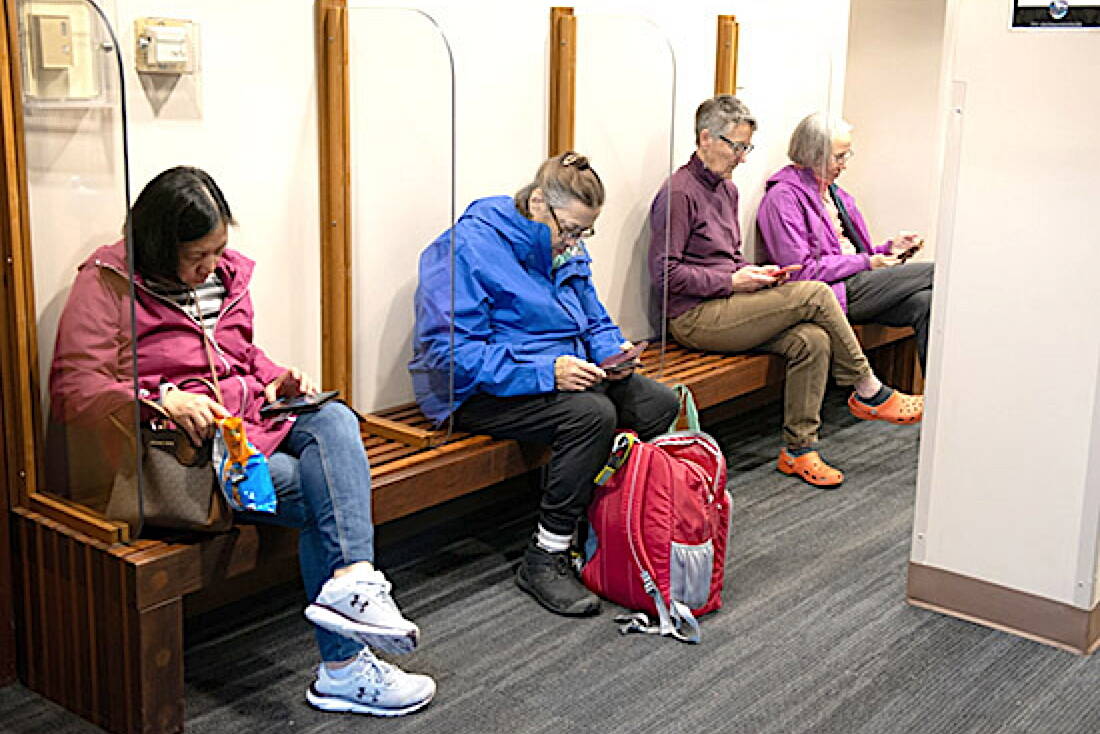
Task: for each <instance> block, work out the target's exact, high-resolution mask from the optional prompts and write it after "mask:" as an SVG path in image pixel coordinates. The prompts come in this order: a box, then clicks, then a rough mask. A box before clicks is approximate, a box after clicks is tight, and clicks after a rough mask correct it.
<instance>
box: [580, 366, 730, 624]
mask: <svg viewBox="0 0 1100 734" xmlns="http://www.w3.org/2000/svg"><path fill="white" fill-rule="evenodd" d="M677 389H678V390H679V391H680V396H681V401H682V403H683V404H684V407H685V412H686V413H687V418H688V430H685V431H676V430H674V429H675V426H673V430H671V431H670V432H669V433H665V434H663V435H661V436H658V437H657V438H655V439H653V440H652V441H649V442H643V441H640V440H639V439H638V437H637V436H636V435H635V434H634V433H633V432H626V431H624V432H621V433H619V434H618V435H617V436H616V437H615V443H614V446H613V448H612V452H611V459H610V460H609V461H608V464H607V466H606V467H604V469H603V471H601V472H600V475H599V476H598V477H597V478H596V484H597V485H599V486H597V487H596V491H595V495H594V497H593V500H592V503H591V504H590V505H589V507H588V522H589V526H590V528H589V536H588V541H587V543H586V547H585V557H586V559H587V560H586V562H585V565H584V567H583V568H582V570H581V580H582V581H583V582H584V584H585V585H586V586H587V587H588V588H589V589H591V590H592V591H594V592H595V593H597V594H599V595H600V596H602V597H604V598H606V599H608V600H610V601H612V602H615V603H616V604H621V605H622V606H624V607H628V608H630V609H636V610H642V611H644V612H649V613H650V614H655V615H656V616H657V622H658V623H657V624H656V625H651V624H650V622H649V618H648V617H647V616H646V615H645V614H631V615H623V616H620V617H616V620H615V621H617V622H620V623H622V626H621V627H620V630H621V631H622V632H623V633H624V634H625V633H627V632H645V633H648V634H661V635H669V636H672V637H676V638H677V639H679V640H683V641H685V642H698V641H699V623H698V622H697V621H696V619H695V617H696V616H698V615H701V614H706V613H707V612H710V611H713V610H715V609H718V608H719V607H720V606H722V584H723V582H724V578H725V561H726V538H727V536H728V534H729V522H730V503H731V499H730V495H729V492H727V491H726V459H725V457H724V456H723V455H722V450H721V448H720V447H719V446H718V443H717V442H716V441H715V440H714V439H713V438H711V437H710V436H708V435H707V434H705V433H703V432H702V431H700V430H699V418H698V414H697V413H696V411H695V404H694V401H693V400H692V398H691V393H690V392H688V390H687V389H686V388H684V387H683V386H677Z"/></svg>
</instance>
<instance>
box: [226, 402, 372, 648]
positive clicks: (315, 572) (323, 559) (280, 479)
mask: <svg viewBox="0 0 1100 734" xmlns="http://www.w3.org/2000/svg"><path fill="white" fill-rule="evenodd" d="M268 463H269V466H270V468H271V479H272V481H273V483H274V484H275V494H276V496H277V498H278V508H277V511H276V513H275V514H274V515H269V514H267V513H260V512H245V513H240V519H242V520H246V521H249V522H261V523H271V524H275V525H284V526H287V527H293V528H298V529H299V531H300V532H299V534H298V563H299V564H300V565H301V568H302V581H303V582H304V583H305V588H306V596H307V597H308V598H309V599H310V600H311V601H312V600H313V599H316V598H317V594H318V593H320V591H321V587H322V586H323V585H324V583H325V582H326V581H328V580H329V579H330V578H331V577H332V572H333V571H334V570H335V569H337V568H340V567H342V566H348V565H351V564H352V563H357V562H359V561H370V562H371V563H373V562H374V523H373V521H372V519H371V493H370V465H369V464H368V463H367V454H366V451H364V450H363V440H362V438H360V435H359V420H358V419H357V418H356V417H355V414H354V413H352V412H351V410H349V409H348V407H347V406H346V405H344V404H343V403H336V402H331V403H326V404H325V405H323V406H322V407H321V409H320V410H318V411H316V412H313V413H303V414H302V415H299V416H298V418H297V420H296V421H295V423H294V427H293V428H292V429H291V430H290V433H289V434H287V437H286V438H285V439H283V442H282V443H281V444H280V445H279V448H278V449H276V451H275V453H273V454H272V455H271V456H270V457H268ZM315 633H316V635H317V646H318V647H319V648H320V650H321V659H322V660H324V661H326V662H333V661H337V660H347V659H348V658H352V657H355V655H357V654H358V652H359V650H360V649H362V647H363V646H362V645H361V644H360V643H358V642H355V641H353V640H349V639H348V638H346V637H343V636H341V635H338V634H335V633H333V632H328V631H326V630H323V629H320V628H317V629H316V630H315Z"/></svg>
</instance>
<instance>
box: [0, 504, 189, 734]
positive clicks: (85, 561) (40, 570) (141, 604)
mask: <svg viewBox="0 0 1100 734" xmlns="http://www.w3.org/2000/svg"><path fill="white" fill-rule="evenodd" d="M13 518H14V524H13V530H14V536H15V538H14V540H15V547H16V551H17V553H18V556H19V558H20V559H21V560H22V563H21V565H20V568H19V574H18V575H19V579H18V581H19V587H20V592H21V593H20V598H21V604H20V606H21V607H22V609H21V611H22V614H21V617H22V619H21V621H22V624H21V626H20V628H19V635H18V639H19V645H20V652H21V655H20V677H21V678H22V680H23V681H24V682H25V683H26V685H27V687H28V688H30V689H31V690H33V691H35V692H37V693H39V694H41V695H42V696H45V697H46V698H49V699H51V700H53V701H56V702H57V703H59V704H61V705H62V706H64V707H65V708H67V709H69V710H70V711H73V712H74V713H76V714H78V715H80V716H82V717H83V718H85V719H88V720H89V721H92V722H94V723H95V724H97V725H99V726H101V727H103V728H104V729H106V730H107V731H109V732H115V733H117V734H148V733H152V732H157V733H158V734H159V733H162V732H163V733H165V734H173V733H174V732H181V731H183V717H184V711H183V694H184V689H183V595H184V594H186V593H189V592H191V591H194V590H196V589H197V588H198V587H199V586H200V574H201V566H202V564H201V562H200V559H199V551H198V548H197V546H181V545H172V544H167V543H162V542H157V541H136V542H135V543H133V544H131V545H113V546H108V545H105V544H103V543H101V542H99V541H97V540H95V539H94V538H90V537H88V536H85V535H81V534H80V533H76V532H74V531H73V530H71V529H70V528H68V527H66V526H65V525H63V524H61V523H57V522H53V521H52V520H49V519H48V518H45V517H42V516H41V515H38V514H37V513H32V512H28V511H26V510H22V509H19V510H16V511H15V514H14V515H13Z"/></svg>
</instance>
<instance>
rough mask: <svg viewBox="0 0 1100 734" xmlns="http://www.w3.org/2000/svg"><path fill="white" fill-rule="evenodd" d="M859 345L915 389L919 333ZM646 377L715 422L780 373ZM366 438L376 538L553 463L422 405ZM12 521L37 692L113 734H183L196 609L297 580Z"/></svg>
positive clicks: (753, 368)
mask: <svg viewBox="0 0 1100 734" xmlns="http://www.w3.org/2000/svg"><path fill="white" fill-rule="evenodd" d="M859 332H860V334H859V335H860V337H861V339H862V341H863V343H864V345H865V348H867V349H874V348H878V350H879V356H878V357H877V361H878V362H880V363H881V364H879V365H878V366H877V367H876V369H878V370H879V372H880V374H882V375H883V377H884V378H886V379H888V380H890V381H891V382H893V384H896V385H898V386H900V387H902V388H903V389H913V388H914V387H915V384H914V383H913V382H912V381H913V380H914V379H916V378H915V373H914V368H913V364H914V357H913V349H912V341H913V340H912V339H909V338H907V337H909V336H910V335H911V333H912V332H911V330H908V329H891V328H889V327H879V326H870V327H863V328H861V329H859ZM643 371H644V372H646V373H648V374H650V375H651V376H654V377H660V379H661V380H662V381H664V382H666V383H668V384H672V383H676V382H682V383H684V384H686V385H687V386H688V387H689V388H690V389H691V390H692V392H693V393H694V395H695V398H696V401H697V403H698V405H699V406H700V407H701V408H710V407H713V406H717V405H719V404H723V403H726V402H727V401H730V400H731V399H736V398H744V397H746V396H753V395H759V394H764V393H765V392H766V391H768V390H769V389H770V390H773V391H774V390H775V389H776V388H777V387H778V386H779V385H781V383H782V378H783V362H782V359H781V358H779V357H775V356H771V355H755V354H752V355H728V354H709V353H700V352H693V351H691V350H687V349H684V348H683V347H680V346H679V345H676V344H673V343H670V344H669V345H668V349H667V351H666V353H665V355H664V358H663V360H662V359H661V356H660V354H659V349H658V347H657V346H654V347H651V348H650V349H649V350H647V353H646V354H645V355H644V356H643ZM907 376H908V379H909V380H910V382H909V383H908V384H907V383H906V382H904V380H905V379H906V377H907ZM775 394H778V393H777V392H776V393H775ZM365 431H366V433H365V434H364V445H365V446H366V449H367V454H368V457H369V458H370V461H371V467H372V471H371V474H372V483H373V488H374V520H375V522H376V523H377V524H381V523H385V522H387V521H390V520H393V519H396V518H400V517H404V516H407V515H410V514H412V513H415V512H418V511H420V510H423V509H425V508H428V507H433V506H435V505H439V504H441V503H443V502H446V501H448V500H451V499H454V498H456V497H459V496H462V495H465V494H468V493H471V492H475V491H477V490H479V489H482V488H484V487H487V486H490V485H492V484H496V483H498V482H501V481H504V480H506V479H509V478H512V477H516V476H519V475H522V474H524V473H526V472H529V471H531V470H532V469H535V468H537V467H539V466H541V465H543V464H544V463H545V462H546V460H547V458H548V452H547V451H546V449H545V448H540V447H534V446H525V445H521V444H519V443H517V442H515V441H504V440H494V439H492V438H490V437H488V436H481V435H471V434H464V433H455V434H453V435H448V434H447V433H446V431H439V430H434V429H432V427H431V426H429V425H428V421H427V419H425V418H424V417H423V416H422V415H421V414H420V412H419V410H417V409H416V408H415V406H411V405H409V406H402V407H399V408H394V409H392V410H388V411H382V412H380V413H378V414H375V415H372V416H368V421H367V424H366V428H365ZM379 434H382V435H379ZM399 439H400V440H399ZM14 513H15V518H16V521H15V523H14V536H15V538H14V540H15V545H16V553H17V556H16V557H17V558H20V559H21V560H22V563H21V564H20V566H21V573H20V579H19V581H18V583H19V584H20V585H21V587H22V599H23V607H24V608H23V610H22V612H23V613H22V615H21V616H22V618H23V619H24V620H26V627H27V629H26V631H25V632H24V634H23V635H22V640H23V645H24V659H25V660H26V661H27V671H26V682H27V684H28V685H29V687H31V688H32V689H33V690H35V691H38V692H39V693H41V694H43V695H45V696H47V697H48V698H51V699H53V700H55V701H57V702H58V703H60V704H62V705H63V706H65V707H67V708H69V709H71V710H73V711H74V712H76V713H77V714H79V715H81V716H83V717H84V718H86V719H88V720H90V721H92V722H94V723H96V724H98V725H99V726H102V727H103V728H105V729H107V730H108V731H111V732H126V733H130V732H177V731H182V728H183V721H184V710H183V699H184V671H183V649H184V647H183V642H184V641H183V619H184V612H185V609H184V598H185V597H188V599H189V600H190V601H191V602H192V604H191V605H190V606H192V607H193V608H195V609H196V610H198V611H202V610H205V609H209V608H211V607H213V606H216V605H217V604H219V603H224V602H225V601H226V600H228V599H231V598H233V597H240V596H243V595H247V594H249V593H254V592H256V591H259V590H260V589H262V588H264V586H265V585H269V584H271V583H274V582H275V581H276V580H278V581H285V580H287V579H289V578H291V577H293V575H294V573H295V571H296V568H297V564H296V563H294V562H293V560H292V559H293V558H294V556H295V555H296V552H297V543H296V533H294V532H293V531H289V530H286V529H282V528H277V527H271V526H252V525H241V526H237V527H235V528H234V529H233V530H231V531H230V532H227V533H224V534H220V535H216V536H207V537H194V536H191V537H186V538H184V537H176V538H172V537H168V538H163V539H159V540H147V539H143V540H139V541H137V542H135V543H132V544H130V545H120V546H108V545H105V544H103V543H100V542H98V541H96V540H94V539H92V538H88V537H86V536H82V535H80V534H79V533H77V532H75V531H73V530H72V529H71V528H69V527H67V526H65V525H62V524H60V523H57V522H54V521H52V520H49V519H47V518H44V517H42V516H40V515H36V514H35V513H32V512H29V511H27V510H21V509H17V510H15V511H14ZM227 590H228V593H227ZM196 599H198V600H199V602H198V603H197V604H195V603H194V602H195V600H196Z"/></svg>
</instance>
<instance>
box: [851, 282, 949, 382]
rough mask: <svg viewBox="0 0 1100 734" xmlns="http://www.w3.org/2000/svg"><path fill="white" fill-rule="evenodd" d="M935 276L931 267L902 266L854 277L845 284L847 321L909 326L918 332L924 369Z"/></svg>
mask: <svg viewBox="0 0 1100 734" xmlns="http://www.w3.org/2000/svg"><path fill="white" fill-rule="evenodd" d="M934 276H935V265H933V264H932V263H903V264H901V265H895V266H894V267H892V268H880V269H879V270H864V271H862V272H859V273H856V274H855V275H853V276H852V277H850V278H847V279H845V281H844V286H845V288H847V291H848V320H849V321H851V322H852V323H853V324H870V323H876V324H886V325H887V326H912V327H913V330H914V331H916V332H917V352H918V354H920V366H921V369H922V370H923V369H925V366H926V364H927V360H928V319H929V316H930V315H931V313H932V281H933V280H934Z"/></svg>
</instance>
